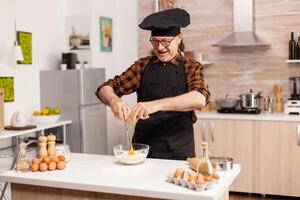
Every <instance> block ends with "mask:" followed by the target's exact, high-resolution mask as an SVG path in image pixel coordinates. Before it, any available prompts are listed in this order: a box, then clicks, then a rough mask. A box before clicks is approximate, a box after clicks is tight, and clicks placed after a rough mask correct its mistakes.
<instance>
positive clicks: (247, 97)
mask: <svg viewBox="0 0 300 200" xmlns="http://www.w3.org/2000/svg"><path fill="white" fill-rule="evenodd" d="M239 97H240V100H241V107H242V108H243V109H257V108H260V99H261V98H262V95H261V92H253V91H252V89H250V92H249V93H245V94H240V95H239Z"/></svg>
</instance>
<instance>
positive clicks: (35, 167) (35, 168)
mask: <svg viewBox="0 0 300 200" xmlns="http://www.w3.org/2000/svg"><path fill="white" fill-rule="evenodd" d="M39 169H40V164H39V163H32V165H31V171H32V172H37V171H39Z"/></svg>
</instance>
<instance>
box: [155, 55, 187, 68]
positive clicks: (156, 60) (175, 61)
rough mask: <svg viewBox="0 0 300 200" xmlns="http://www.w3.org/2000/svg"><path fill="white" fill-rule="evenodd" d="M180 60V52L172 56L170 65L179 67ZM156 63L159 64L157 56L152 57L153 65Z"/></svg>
mask: <svg viewBox="0 0 300 200" xmlns="http://www.w3.org/2000/svg"><path fill="white" fill-rule="evenodd" d="M181 59H182V55H181V53H180V52H178V53H177V55H176V56H174V58H172V59H171V60H170V61H168V62H170V63H172V64H173V65H175V66H179V61H180V60H181ZM158 62H161V61H160V60H159V59H158V58H157V56H154V60H153V63H158ZM162 63H163V62H162Z"/></svg>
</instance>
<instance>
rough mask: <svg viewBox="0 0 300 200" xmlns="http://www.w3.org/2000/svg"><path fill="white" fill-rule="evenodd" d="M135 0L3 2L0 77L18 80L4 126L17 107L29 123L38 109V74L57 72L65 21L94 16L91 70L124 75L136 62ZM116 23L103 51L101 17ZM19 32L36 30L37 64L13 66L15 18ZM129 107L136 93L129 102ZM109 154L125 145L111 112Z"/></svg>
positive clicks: (0, 3)
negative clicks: (108, 45)
mask: <svg viewBox="0 0 300 200" xmlns="http://www.w3.org/2000/svg"><path fill="white" fill-rule="evenodd" d="M136 7H137V2H136V0H109V1H108V0H25V1H24V0H13V1H12V0H0V47H1V48H0V76H14V77H15V101H14V102H13V103H5V124H6V125H7V124H9V119H10V117H11V115H12V113H13V112H15V111H16V109H17V108H20V109H22V110H23V111H24V113H25V115H26V117H27V119H28V120H29V119H30V115H31V112H32V110H34V109H39V108H40V92H39V90H40V88H39V70H50V69H57V68H58V66H59V63H60V60H61V53H62V52H65V51H67V50H68V49H67V37H66V34H65V18H66V16H71V15H77V16H78V15H84V16H89V17H90V25H91V38H90V40H91V51H90V52H88V54H91V55H90V57H91V59H92V63H91V67H101V68H106V77H107V78H110V77H113V76H114V75H116V74H119V73H121V72H122V71H123V70H125V69H126V68H127V67H128V66H129V65H130V64H132V63H133V62H134V61H135V60H136V59H137V8H136ZM100 16H106V17H111V18H112V19H113V52H110V53H108V52H106V53H104V52H100V50H99V43H100V41H99V17H100ZM15 17H16V18H17V27H18V30H20V31H26V32H32V39H33V43H32V45H33V64H32V65H18V66H16V65H15V64H14V59H13V52H12V45H13V41H14V18H15ZM125 99H126V101H128V103H129V104H130V105H134V103H135V101H136V97H135V95H131V96H129V97H126V98H125ZM107 111H108V112H107V117H108V126H107V129H108V130H107V132H108V140H109V145H108V149H109V152H110V153H111V152H112V146H113V145H115V144H117V143H121V142H124V141H125V130H124V126H123V124H122V123H120V122H118V121H117V120H116V119H115V118H114V117H113V116H112V114H111V112H110V109H107Z"/></svg>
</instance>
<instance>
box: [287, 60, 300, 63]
mask: <svg viewBox="0 0 300 200" xmlns="http://www.w3.org/2000/svg"><path fill="white" fill-rule="evenodd" d="M285 62H286V63H300V60H286V61H285Z"/></svg>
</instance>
